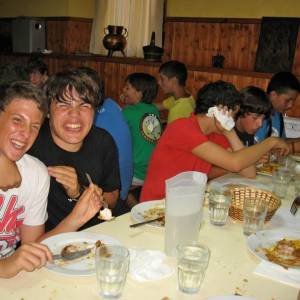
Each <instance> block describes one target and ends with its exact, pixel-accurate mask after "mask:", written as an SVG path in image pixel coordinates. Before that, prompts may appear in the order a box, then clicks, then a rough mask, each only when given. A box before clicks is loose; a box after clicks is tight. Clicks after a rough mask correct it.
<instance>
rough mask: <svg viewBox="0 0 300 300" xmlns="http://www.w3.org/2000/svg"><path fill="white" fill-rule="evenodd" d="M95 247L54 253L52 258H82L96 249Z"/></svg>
mask: <svg viewBox="0 0 300 300" xmlns="http://www.w3.org/2000/svg"><path fill="white" fill-rule="evenodd" d="M94 248H95V247H94V246H93V247H91V248H87V249H84V250H79V251H74V252H68V253H64V252H63V253H60V254H53V255H52V259H53V260H57V259H62V260H73V259H77V258H80V257H82V256H85V255H87V254H89V253H90V252H91V251H92V249H94Z"/></svg>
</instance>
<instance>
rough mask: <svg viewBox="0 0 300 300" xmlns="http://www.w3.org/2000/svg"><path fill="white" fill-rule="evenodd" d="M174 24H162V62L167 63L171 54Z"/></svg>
mask: <svg viewBox="0 0 300 300" xmlns="http://www.w3.org/2000/svg"><path fill="white" fill-rule="evenodd" d="M173 31H174V23H172V22H166V23H164V42H163V49H164V55H163V60H164V61H167V60H170V59H171V57H172V53H173V49H172V47H173V45H174V43H173V38H174V33H173Z"/></svg>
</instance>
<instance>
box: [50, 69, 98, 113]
mask: <svg viewBox="0 0 300 300" xmlns="http://www.w3.org/2000/svg"><path fill="white" fill-rule="evenodd" d="M73 88H74V89H75V90H76V91H77V93H78V95H79V97H80V99H81V100H82V101H84V102H86V103H89V104H91V105H92V106H93V108H96V107H98V106H99V104H100V99H99V86H98V84H97V83H96V82H95V81H94V80H93V79H92V78H91V77H90V76H88V75H87V74H86V73H85V72H82V71H80V70H66V71H63V72H59V73H56V74H54V75H52V76H50V77H49V79H48V80H47V82H46V84H45V87H44V89H45V91H46V96H47V99H48V102H49V103H51V101H57V102H68V99H67V97H66V91H70V92H71V91H72V89H73Z"/></svg>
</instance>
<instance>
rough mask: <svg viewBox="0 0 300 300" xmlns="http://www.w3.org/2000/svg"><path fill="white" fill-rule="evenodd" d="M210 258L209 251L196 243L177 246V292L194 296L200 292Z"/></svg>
mask: <svg viewBox="0 0 300 300" xmlns="http://www.w3.org/2000/svg"><path fill="white" fill-rule="evenodd" d="M209 257H210V251H209V249H208V248H207V247H206V246H205V245H203V244H200V243H198V242H191V243H188V244H179V245H178V246H177V267H178V286H179V290H180V291H182V292H184V293H187V294H194V293H197V292H198V291H199V290H200V286H201V283H202V281H203V279H204V275H205V271H206V269H207V266H208V262H209Z"/></svg>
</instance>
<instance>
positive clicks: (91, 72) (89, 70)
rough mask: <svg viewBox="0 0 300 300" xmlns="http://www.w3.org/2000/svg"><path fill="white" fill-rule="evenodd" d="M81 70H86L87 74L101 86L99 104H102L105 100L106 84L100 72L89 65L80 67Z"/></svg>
mask: <svg viewBox="0 0 300 300" xmlns="http://www.w3.org/2000/svg"><path fill="white" fill-rule="evenodd" d="M78 70H79V71H81V72H84V73H85V74H86V75H88V76H89V77H91V78H92V79H93V80H94V81H95V82H96V83H97V84H98V86H99V93H98V97H99V100H100V102H99V106H100V105H102V103H103V100H104V84H103V81H102V79H101V78H100V76H99V74H98V73H97V72H96V71H95V70H94V69H92V68H89V67H79V68H78Z"/></svg>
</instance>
